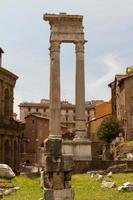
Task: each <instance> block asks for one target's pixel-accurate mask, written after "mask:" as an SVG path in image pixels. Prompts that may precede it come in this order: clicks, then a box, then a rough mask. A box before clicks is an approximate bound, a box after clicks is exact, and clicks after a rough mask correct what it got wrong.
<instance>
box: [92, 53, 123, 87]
mask: <svg viewBox="0 0 133 200" xmlns="http://www.w3.org/2000/svg"><path fill="white" fill-rule="evenodd" d="M98 60H99V65H100V66H103V67H104V68H106V70H107V72H106V73H105V74H103V75H102V76H100V77H99V78H98V79H97V80H95V81H94V82H93V84H91V86H90V87H91V88H92V89H94V88H99V87H101V86H107V84H108V83H109V82H111V81H112V80H113V79H114V76H115V74H119V73H120V71H121V70H120V69H123V68H122V66H123V61H122V59H120V58H119V57H118V56H117V55H116V54H113V53H109V54H106V55H103V56H102V57H100V58H99V59H98Z"/></svg>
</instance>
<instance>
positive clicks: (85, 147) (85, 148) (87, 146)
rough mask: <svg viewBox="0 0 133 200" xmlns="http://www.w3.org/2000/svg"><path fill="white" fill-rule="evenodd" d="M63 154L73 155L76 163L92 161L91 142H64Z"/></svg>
mask: <svg viewBox="0 0 133 200" xmlns="http://www.w3.org/2000/svg"><path fill="white" fill-rule="evenodd" d="M62 153H63V154H72V155H73V159H74V161H77V160H79V161H89V160H92V154H91V141H90V140H89V139H86V140H81V139H80V140H74V141H65V140H64V141H63V146H62Z"/></svg>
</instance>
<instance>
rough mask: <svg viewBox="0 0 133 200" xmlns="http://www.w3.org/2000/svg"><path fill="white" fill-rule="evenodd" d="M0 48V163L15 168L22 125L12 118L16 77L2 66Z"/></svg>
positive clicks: (17, 163)
mask: <svg viewBox="0 0 133 200" xmlns="http://www.w3.org/2000/svg"><path fill="white" fill-rule="evenodd" d="M2 53H4V52H3V50H2V49H0V163H5V164H8V165H10V166H11V167H12V168H13V169H16V168H17V167H18V165H19V158H20V157H19V155H20V154H19V153H20V146H21V145H20V143H21V140H22V135H23V131H24V125H23V124H22V123H20V122H17V121H15V120H14V119H13V100H14V87H15V83H16V80H17V79H18V77H17V76H16V75H15V74H13V73H11V72H9V71H8V70H6V69H4V68H3V67H2V62H1V60H2Z"/></svg>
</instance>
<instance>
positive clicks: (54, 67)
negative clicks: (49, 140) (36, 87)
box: [50, 41, 60, 137]
mask: <svg viewBox="0 0 133 200" xmlns="http://www.w3.org/2000/svg"><path fill="white" fill-rule="evenodd" d="M59 136H60V43H59V42H58V41H51V46H50V137H59Z"/></svg>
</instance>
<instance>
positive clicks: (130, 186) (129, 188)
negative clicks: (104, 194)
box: [117, 182, 133, 192]
mask: <svg viewBox="0 0 133 200" xmlns="http://www.w3.org/2000/svg"><path fill="white" fill-rule="evenodd" d="M117 189H118V191H123V192H133V183H130V182H126V183H124V184H123V185H122V186H119V187H118V188H117Z"/></svg>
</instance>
